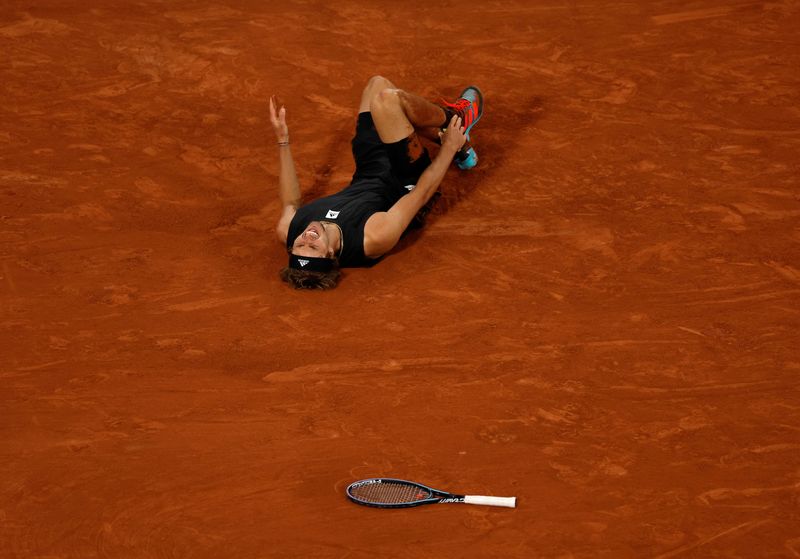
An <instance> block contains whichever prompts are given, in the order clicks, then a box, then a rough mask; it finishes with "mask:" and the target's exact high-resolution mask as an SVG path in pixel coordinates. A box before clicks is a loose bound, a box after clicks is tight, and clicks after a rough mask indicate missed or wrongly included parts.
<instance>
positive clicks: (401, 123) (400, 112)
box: [365, 80, 447, 144]
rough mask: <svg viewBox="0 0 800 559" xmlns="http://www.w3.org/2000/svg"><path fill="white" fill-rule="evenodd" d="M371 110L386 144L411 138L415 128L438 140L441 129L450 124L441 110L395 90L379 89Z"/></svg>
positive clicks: (392, 88)
mask: <svg viewBox="0 0 800 559" xmlns="http://www.w3.org/2000/svg"><path fill="white" fill-rule="evenodd" d="M387 81H388V80H387ZM390 83H391V82H390ZM366 93H367V92H366V90H365V94H366ZM369 110H370V111H371V112H372V119H373V120H374V122H375V128H376V129H377V130H378V135H379V136H380V138H381V141H382V142H383V143H385V144H391V143H394V142H399V141H400V140H403V139H405V138H409V137H410V136H411V135H412V134H414V132H415V129H416V130H417V131H419V132H420V134H422V135H424V136H425V137H427V138H430V139H431V140H434V141H435V140H436V138H438V129H439V128H441V127H443V126H446V125H447V113H445V111H444V109H443V108H442V107H440V106H438V105H435V104H434V103H431V102H430V101H428V100H427V99H424V98H422V97H420V96H419V95H414V94H412V93H408V92H407V91H404V90H402V89H397V88H395V87H386V88H383V89H380V90H378V91H377V92H376V93H375V94H374V95H373V97H372V99H371V100H370V104H369Z"/></svg>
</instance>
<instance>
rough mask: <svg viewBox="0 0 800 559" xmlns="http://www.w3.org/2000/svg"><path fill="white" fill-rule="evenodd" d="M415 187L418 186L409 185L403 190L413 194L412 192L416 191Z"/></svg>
mask: <svg viewBox="0 0 800 559" xmlns="http://www.w3.org/2000/svg"><path fill="white" fill-rule="evenodd" d="M415 186H417V185H416V184H408V185H406V186H404V187H403V188H405V189H406V190H408V191H409V192H411V191H412V190H414V187H415Z"/></svg>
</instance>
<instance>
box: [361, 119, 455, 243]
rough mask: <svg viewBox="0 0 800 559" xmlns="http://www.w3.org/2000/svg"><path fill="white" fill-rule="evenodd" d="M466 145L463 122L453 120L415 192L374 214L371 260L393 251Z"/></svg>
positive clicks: (367, 233)
mask: <svg viewBox="0 0 800 559" xmlns="http://www.w3.org/2000/svg"><path fill="white" fill-rule="evenodd" d="M465 141H466V136H464V128H463V127H462V126H461V118H459V117H457V116H454V117H453V119H452V120H451V121H450V125H449V126H448V127H447V130H446V131H445V133H444V135H443V136H442V147H441V148H440V149H439V153H438V154H436V157H435V158H434V160H433V161H432V162H431V164H430V165H428V168H427V169H425V172H423V173H422V175H421V176H420V177H419V180H418V181H417V185H416V186H415V187H414V190H412V191H411V192H409V193H408V194H406V195H405V196H403V197H402V198H400V200H398V201H397V202H396V203H395V204H394V205H393V206H392V207H391V208H389V211H386V212H378V213H375V214H373V215H372V216H370V218H369V219H368V220H367V223H366V225H365V226H364V253H365V254H366V255H367V256H368V257H369V258H378V257H379V256H383V255H384V254H386V253H387V252H389V251H390V250H392V249H393V248H394V246H395V245H396V244H397V242H398V241H399V240H400V237H401V236H402V234H403V232H404V231H405V230H406V228H407V227H408V224H409V223H411V220H412V219H414V216H415V215H417V212H418V211H419V210H420V209H421V208H422V206H424V205H425V203H426V202H427V201H428V200H430V198H431V196H433V193H434V192H436V189H437V188H439V185H440V184H441V182H442V179H444V176H445V174H446V173H447V169H448V168H449V167H450V163H451V162H452V161H453V157H454V156H455V154H456V153H457V152H458V150H459V149H460V148H461V146H462V145H464V142H465Z"/></svg>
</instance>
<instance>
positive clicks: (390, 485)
mask: <svg viewBox="0 0 800 559" xmlns="http://www.w3.org/2000/svg"><path fill="white" fill-rule="evenodd" d="M447 496H448V494H447V493H444V492H442V491H437V490H436V489H431V488H430V487H428V486H426V485H422V484H421V483H416V482H413V481H406V480H404V479H395V478H388V477H380V478H369V479H362V480H360V481H356V482H354V483H351V484H350V485H349V486H348V487H347V498H348V499H350V500H351V501H353V502H354V503H357V504H359V505H365V506H368V507H378V508H382V509H399V508H406V507H416V506H419V505H425V504H428V503H438V502H439V500H440V499H441V498H442V497H447Z"/></svg>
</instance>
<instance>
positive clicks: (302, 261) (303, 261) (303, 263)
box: [297, 258, 308, 268]
mask: <svg viewBox="0 0 800 559" xmlns="http://www.w3.org/2000/svg"><path fill="white" fill-rule="evenodd" d="M297 263H298V264H300V266H302V267H304V268H305V265H306V264H308V260H303V259H301V258H298V259H297Z"/></svg>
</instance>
